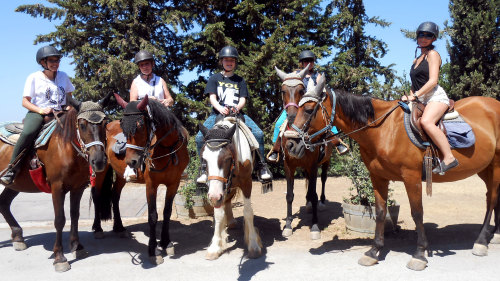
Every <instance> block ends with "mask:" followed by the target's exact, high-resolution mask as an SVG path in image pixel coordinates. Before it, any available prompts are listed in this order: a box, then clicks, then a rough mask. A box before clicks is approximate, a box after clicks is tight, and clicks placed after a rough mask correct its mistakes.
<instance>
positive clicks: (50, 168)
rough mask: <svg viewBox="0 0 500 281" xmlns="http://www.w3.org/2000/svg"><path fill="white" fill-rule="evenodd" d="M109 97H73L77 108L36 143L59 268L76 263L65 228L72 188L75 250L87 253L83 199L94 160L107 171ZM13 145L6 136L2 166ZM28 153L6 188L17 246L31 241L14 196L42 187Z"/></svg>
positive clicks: (2, 205)
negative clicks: (82, 236) (81, 231)
mask: <svg viewBox="0 0 500 281" xmlns="http://www.w3.org/2000/svg"><path fill="white" fill-rule="evenodd" d="M108 97H109V96H108ZM108 97H106V98H104V99H103V100H101V101H99V103H94V102H84V103H80V102H77V101H74V100H73V99H71V98H68V102H69V103H70V104H71V105H73V107H74V108H72V109H70V110H69V111H68V112H67V113H65V114H64V115H62V116H61V117H60V121H61V124H62V126H59V125H57V126H56V129H55V130H54V133H53V134H52V136H51V138H50V139H49V141H48V143H47V144H46V145H45V146H43V147H40V148H38V149H36V155H37V156H38V158H39V160H40V161H41V162H42V163H44V165H43V166H44V169H45V175H46V180H47V183H48V184H49V185H50V188H51V192H52V202H53V205H54V214H55V218H54V226H55V228H56V241H55V243H54V268H55V270H56V271H59V272H62V271H66V270H69V269H70V268H71V266H70V264H69V263H68V261H67V260H66V257H64V253H63V246H62V230H63V227H64V225H65V223H66V217H65V215H64V199H65V195H66V193H67V192H69V193H70V215H71V230H70V238H69V239H70V250H71V252H72V253H73V254H74V255H75V257H76V258H81V257H85V256H86V255H87V252H86V251H85V249H84V247H83V245H82V244H80V241H79V237H78V218H79V216H80V199H81V197H82V194H83V191H84V189H85V188H86V187H87V185H88V183H89V164H90V166H91V167H92V170H93V171H95V172H99V171H102V170H103V169H104V167H105V165H106V155H105V153H104V144H103V141H104V140H105V122H103V121H104V116H105V115H104V113H103V110H102V108H103V106H104V105H105V104H106V102H107V101H108ZM12 150H13V146H11V145H8V144H6V143H3V142H0V163H2V164H1V167H0V169H4V168H5V167H6V166H7V163H9V159H10V157H11V154H12ZM28 158H30V157H25V158H24V161H22V162H21V163H19V165H21V170H20V172H19V174H18V175H17V177H16V179H15V181H14V182H13V183H12V184H11V185H8V186H6V187H5V189H4V190H3V192H2V193H1V194H0V212H1V213H2V215H3V216H4V218H5V220H6V221H7V223H8V224H9V226H10V227H11V229H12V241H13V246H14V248H15V249H16V250H24V249H26V247H27V246H26V244H25V243H24V237H23V231H22V228H21V227H20V226H19V224H18V223H17V221H16V219H15V218H14V216H13V215H12V213H11V212H10V205H11V203H12V200H14V198H15V197H16V196H17V195H18V194H19V192H40V190H39V189H38V188H37V187H36V186H35V184H34V183H33V181H32V180H31V177H30V175H29V173H28V170H29V169H28V167H29V159H28ZM33 207H34V208H36V206H33Z"/></svg>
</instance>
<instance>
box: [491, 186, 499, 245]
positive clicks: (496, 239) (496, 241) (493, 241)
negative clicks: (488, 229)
mask: <svg viewBox="0 0 500 281" xmlns="http://www.w3.org/2000/svg"><path fill="white" fill-rule="evenodd" d="M497 190H498V192H499V193H500V184H499V185H498V188H497ZM490 243H491V244H500V196H499V195H498V194H497V204H496V206H495V233H494V234H493V238H491V240H490Z"/></svg>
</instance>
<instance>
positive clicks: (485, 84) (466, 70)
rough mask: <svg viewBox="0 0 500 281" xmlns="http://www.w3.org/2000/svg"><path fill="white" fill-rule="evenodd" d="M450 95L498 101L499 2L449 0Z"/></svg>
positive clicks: (499, 94) (452, 96) (499, 69)
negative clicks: (489, 98)
mask: <svg viewBox="0 0 500 281" xmlns="http://www.w3.org/2000/svg"><path fill="white" fill-rule="evenodd" d="M449 7H450V15H451V19H452V22H451V25H450V26H449V27H447V29H448V33H449V35H450V37H451V46H450V45H448V51H449V53H450V73H449V82H450V85H451V89H450V92H449V94H450V98H453V99H460V98H463V97H468V96H487V97H493V98H496V99H497V100H500V84H499V77H500V36H499V35H500V1H499V0H451V1H450V6H449Z"/></svg>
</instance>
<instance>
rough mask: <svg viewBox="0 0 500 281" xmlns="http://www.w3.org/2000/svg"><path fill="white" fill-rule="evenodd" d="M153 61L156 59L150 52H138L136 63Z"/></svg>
mask: <svg viewBox="0 0 500 281" xmlns="http://www.w3.org/2000/svg"><path fill="white" fill-rule="evenodd" d="M153 59H154V58H153V55H152V54H151V53H150V52H148V51H145V50H140V51H139V52H137V54H135V58H134V62H135V63H136V64H137V63H140V62H141V61H145V60H153Z"/></svg>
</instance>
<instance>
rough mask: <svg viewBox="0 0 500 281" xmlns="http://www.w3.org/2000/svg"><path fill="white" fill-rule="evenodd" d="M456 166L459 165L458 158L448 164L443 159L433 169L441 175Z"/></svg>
mask: <svg viewBox="0 0 500 281" xmlns="http://www.w3.org/2000/svg"><path fill="white" fill-rule="evenodd" d="M456 166H458V160H457V159H455V160H453V162H451V163H450V164H448V165H446V164H445V163H444V162H443V161H441V162H440V163H439V166H437V167H436V168H434V169H433V170H432V172H433V173H435V174H440V175H444V173H445V172H446V171H448V170H450V169H452V168H455V167H456Z"/></svg>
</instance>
